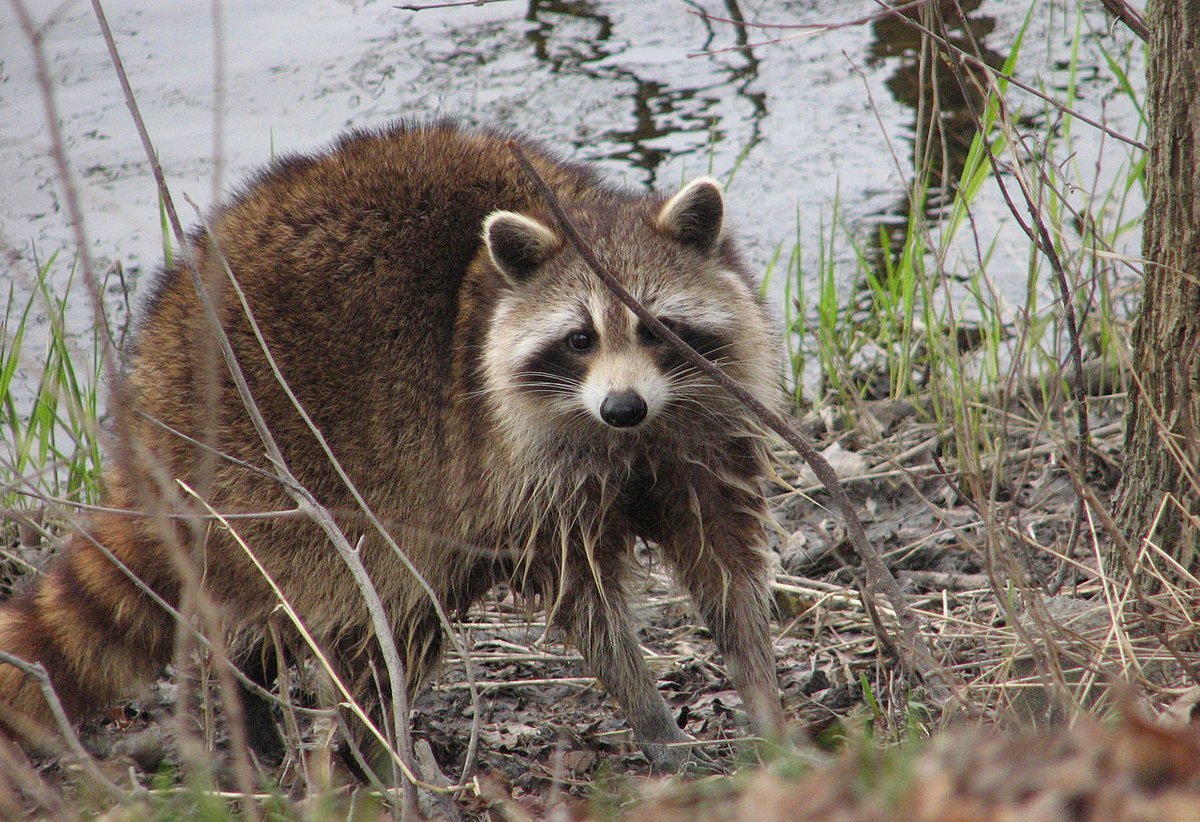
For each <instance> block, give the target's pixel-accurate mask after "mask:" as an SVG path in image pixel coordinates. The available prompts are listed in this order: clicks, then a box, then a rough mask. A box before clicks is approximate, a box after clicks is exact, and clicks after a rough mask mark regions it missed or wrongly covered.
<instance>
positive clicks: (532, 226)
mask: <svg viewBox="0 0 1200 822" xmlns="http://www.w3.org/2000/svg"><path fill="white" fill-rule="evenodd" d="M483 242H484V243H485V244H486V245H487V250H488V254H489V255H490V256H491V258H492V262H493V263H495V265H496V268H498V269H500V273H501V274H503V275H504V276H505V277H506V278H507V279H508V280H509V281H510V282H512V283H515V284H519V283H523V282H525V281H527V280H528V279H529V278H530V277H532V276H533V274H534V272H536V271H537V269H538V266H540V265H541V264H542V263H544V262H545V261H546V260H547V259H548V258H549V257H550V255H552V254H553V253H554V252H555V251H557V250H558V248H559V246H560V245H561V242H560V241H559V239H558V235H557V234H555V233H554V232H553V231H551V230H550V228H549V227H548V226H546V225H544V224H543V223H540V222H538V221H537V220H535V219H533V218H532V217H526V216H525V215H524V214H517V213H516V212H515V211H493V212H492V213H491V214H489V215H488V217H487V219H486V220H484V221H483Z"/></svg>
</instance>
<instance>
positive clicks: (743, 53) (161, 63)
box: [0, 0, 1142, 350]
mask: <svg viewBox="0 0 1200 822" xmlns="http://www.w3.org/2000/svg"><path fill="white" fill-rule="evenodd" d="M429 2H430V0H418V4H420V5H428V4H429ZM31 6H33V7H34V13H35V15H37V16H38V17H39V19H42V20H47V19H48V18H46V14H47V10H46V7H47V6H51V7H53V8H54V9H55V13H54V16H53V18H50V19H48V22H47V24H46V27H45V30H44V43H45V49H46V54H47V58H48V60H49V64H50V68H51V71H52V72H53V75H54V82H55V91H56V96H57V105H58V111H59V116H60V119H61V122H62V126H63V129H64V133H65V137H66V140H67V143H68V149H69V154H70V157H69V159H70V162H71V164H72V166H73V171H74V175H75V178H76V181H77V183H78V185H79V187H80V192H81V196H82V199H83V207H84V211H85V213H86V215H87V231H88V238H89V243H90V244H91V247H92V250H93V252H94V253H95V254H96V255H97V256H98V258H99V259H100V260H101V261H102V262H104V263H109V262H112V261H119V262H120V263H121V264H122V265H123V266H124V268H125V270H126V272H128V273H129V274H131V275H132V276H131V278H130V279H131V280H132V281H133V282H134V283H136V281H137V279H138V277H139V276H140V275H144V274H145V273H146V272H148V271H150V270H152V269H153V268H154V267H155V266H157V265H158V264H159V262H160V260H161V256H162V235H161V230H160V225H159V210H158V204H157V194H156V191H155V188H154V183H153V180H152V178H151V176H150V173H149V170H148V167H147V164H146V162H145V159H144V156H143V153H142V149H141V146H140V144H139V142H138V140H137V137H136V134H135V132H134V129H133V126H132V124H131V120H130V117H129V114H128V112H127V111H126V108H125V104H124V102H123V99H122V97H121V94H120V89H119V87H118V84H117V81H116V77H115V74H114V71H113V69H112V67H111V65H110V64H109V59H108V56H107V53H106V50H105V47H104V44H103V41H102V39H101V37H100V34H99V31H98V27H97V24H96V21H95V19H94V18H93V16H92V12H91V8H90V5H89V4H87V3H84V2H67V3H64V4H57V3H55V4H50V3H41V2H35V3H32V4H31ZM944 6H945V7H946V8H947V9H950V8H952V4H949V3H947V4H944ZM963 6H964V8H966V9H967V12H968V15H969V19H968V22H967V23H965V24H964V23H962V22H961V21H959V23H958V24H957V25H956V26H954V27H953V31H952V35H953V37H954V39H955V40H956V42H958V43H959V44H960V45H964V46H966V45H970V44H971V43H972V42H975V43H977V44H978V48H979V50H980V53H981V54H982V55H983V57H984V59H985V60H986V61H987V62H989V63H992V64H994V65H999V64H1000V63H1001V62H1002V61H1003V59H1004V57H1005V56H1006V55H1007V54H1008V53H1009V50H1010V49H1011V47H1012V44H1013V43H1014V41H1015V39H1016V38H1017V36H1018V33H1019V32H1020V31H1021V29H1022V26H1023V24H1024V23H1025V20H1026V14H1027V13H1029V20H1030V22H1029V26H1028V30H1027V31H1026V33H1025V39H1024V45H1023V49H1022V52H1021V57H1020V60H1019V61H1018V63H1017V68H1016V74H1017V75H1018V76H1019V77H1021V78H1022V79H1024V80H1026V81H1027V82H1029V83H1031V84H1033V85H1035V86H1038V87H1039V88H1041V89H1043V90H1044V92H1045V93H1047V94H1049V95H1051V96H1055V97H1062V96H1063V95H1064V94H1065V89H1066V88H1067V84H1068V79H1069V78H1068V69H1069V59H1070V56H1071V55H1070V46H1071V42H1072V39H1073V38H1074V36H1075V34H1076V31H1077V29H1078V31H1079V32H1081V35H1080V37H1079V47H1080V52H1079V56H1078V62H1077V68H1076V81H1077V83H1078V87H1077V90H1076V98H1075V100H1074V101H1073V104H1074V106H1075V107H1076V108H1078V109H1079V110H1081V111H1083V112H1085V113H1087V114H1089V115H1090V116H1092V117H1094V118H1096V119H1099V120H1104V121H1106V122H1108V123H1109V124H1110V125H1112V126H1113V127H1114V128H1115V129H1117V130H1119V131H1121V132H1123V133H1125V134H1128V135H1131V136H1132V135H1135V134H1137V132H1138V118H1137V112H1136V110H1134V108H1133V107H1132V105H1130V103H1129V101H1128V100H1127V99H1126V98H1124V97H1122V96H1121V95H1117V94H1114V93H1112V88H1113V85H1114V84H1113V81H1112V79H1111V72H1110V70H1109V68H1108V63H1107V59H1108V58H1107V57H1106V55H1111V56H1112V57H1113V58H1114V59H1115V60H1117V61H1118V62H1119V63H1120V64H1121V65H1127V66H1129V67H1130V70H1131V74H1130V76H1131V77H1132V78H1133V79H1134V82H1138V83H1140V82H1141V76H1142V63H1141V59H1142V57H1141V50H1140V48H1137V47H1136V46H1135V44H1134V38H1133V37H1132V35H1130V34H1129V32H1128V31H1126V30H1125V29H1123V28H1120V27H1114V28H1110V25H1109V21H1108V20H1107V19H1106V18H1105V16H1104V15H1103V13H1102V12H1101V11H1100V10H1099V4H1088V5H1087V8H1086V9H1084V11H1082V12H1078V11H1077V8H1076V6H1075V4H1074V3H1071V2H1066V1H1065V0H1059V1H1058V2H1047V3H1038V4H1037V5H1036V6H1035V7H1034V8H1033V10H1032V12H1031V13H1030V6H1029V3H1028V2H1027V0H984V1H983V2H980V1H979V0H971V1H970V2H964V3H963ZM106 9H107V13H108V17H109V21H110V24H111V26H112V28H113V30H114V32H115V35H116V38H117V42H118V47H119V48H120V49H121V51H122V53H123V56H124V60H125V64H126V68H127V71H128V72H129V75H130V78H131V82H132V84H133V87H134V90H135V93H136V95H137V98H138V102H139V103H140V105H141V108H142V112H143V114H144V116H145V118H146V121H147V125H148V127H149V130H150V133H151V136H152V139H153V140H154V143H155V146H156V149H157V151H158V154H159V156H160V158H161V160H162V163H163V166H164V168H165V171H166V174H167V177H168V181H169V184H170V185H171V188H172V191H173V192H174V195H175V197H176V198H177V202H178V203H179V206H180V209H181V214H182V215H183V216H184V219H185V220H186V221H188V222H195V216H194V212H192V211H191V209H190V208H189V207H187V206H186V205H185V204H184V203H183V202H182V199H181V198H180V195H182V194H185V193H186V194H188V195H190V196H191V197H192V198H193V199H194V200H195V201H196V202H198V203H199V204H200V205H201V206H202V207H207V206H208V205H209V204H211V203H212V201H213V199H214V196H213V191H214V169H219V170H220V171H219V173H220V178H219V179H218V180H217V181H216V185H217V187H218V188H219V189H222V190H228V189H229V188H230V187H231V186H232V185H233V184H235V183H236V181H237V180H238V179H240V178H241V177H242V176H243V175H244V174H245V173H246V172H247V171H248V170H250V169H253V168H255V167H256V166H258V165H260V164H262V163H263V162H264V161H266V160H268V159H269V158H270V157H271V156H272V154H279V153H283V152H292V151H308V150H312V149H316V148H318V147H320V146H322V145H325V144H327V143H328V142H329V141H330V139H331V138H332V136H333V135H334V134H336V133H337V132H339V131H340V130H342V129H344V128H346V127H349V126H366V125H373V124H378V123H381V122H385V121H387V120H389V119H392V118H395V117H400V116H419V117H423V116H429V115H449V116H453V117H458V118H461V119H463V120H465V121H468V122H472V123H480V124H489V123H490V124H501V125H504V126H510V127H514V128H517V129H520V130H523V131H525V132H528V133H529V134H531V135H533V136H536V137H537V138H539V139H541V140H543V141H545V142H546V143H548V144H549V145H551V146H554V147H556V148H559V149H561V150H562V151H563V152H565V153H566V154H568V155H570V156H573V157H577V158H580V159H586V160H589V161H593V162H595V163H597V164H598V165H599V166H600V167H602V169H603V170H604V171H605V172H606V173H607V174H609V175H610V176H612V177H613V178H615V179H618V180H624V181H627V182H628V183H630V184H635V185H654V186H659V187H662V188H667V189H669V188H673V187H675V186H677V185H678V184H679V183H680V182H681V181H682V180H685V179H686V178H689V177H691V176H694V175H697V174H701V173H713V174H716V175H717V176H720V177H722V178H728V177H730V175H732V180H731V183H730V186H729V197H730V208H731V219H732V221H733V224H734V225H735V226H736V230H737V231H738V233H739V235H740V236H741V237H742V238H743V239H744V241H745V244H746V246H747V251H748V252H749V257H750V259H751V261H752V263H753V264H754V266H755V267H756V268H758V269H760V270H761V269H763V268H764V267H765V265H766V263H767V261H768V260H769V259H770V257H771V255H772V254H773V253H774V251H775V250H776V249H777V248H779V247H780V246H782V248H783V252H784V255H785V258H786V255H787V254H788V253H789V252H790V250H791V248H792V246H793V245H794V244H795V243H796V242H797V241H799V242H800V243H801V245H802V248H803V251H804V254H805V256H806V257H807V256H808V255H810V254H811V255H813V256H814V257H815V254H816V249H817V247H818V245H819V243H820V236H821V229H822V227H823V226H824V227H826V228H827V227H828V225H829V223H830V221H831V220H832V219H833V214H834V211H833V203H834V201H835V199H836V200H837V201H838V203H839V207H840V212H841V214H842V215H843V217H844V218H845V220H846V221H847V223H848V224H849V225H850V226H851V227H852V228H853V229H854V230H855V231H856V232H858V233H859V234H860V235H862V236H868V235H870V234H871V233H872V228H871V227H872V225H874V224H882V225H886V226H894V225H896V224H897V223H902V222H903V221H904V219H905V216H904V215H905V213H906V209H907V207H908V206H907V196H906V190H907V186H908V184H909V181H910V179H911V176H912V170H911V164H912V156H913V148H912V146H913V137H914V134H915V133H916V130H917V120H918V117H919V114H918V112H919V109H920V103H919V98H920V94H919V93H918V88H919V72H920V70H919V65H920V63H919V59H918V57H919V39H918V34H917V32H916V31H915V30H914V29H913V28H912V27H911V26H909V25H906V24H905V23H904V22H902V21H899V20H897V19H896V18H895V17H892V18H887V19H878V20H875V21H873V22H867V23H861V24H855V25H845V26H835V27H832V28H827V29H823V30H822V29H790V30H775V29H765V28H754V27H741V26H738V25H736V24H734V23H732V22H726V21H727V20H734V21H735V20H742V21H748V22H755V23H787V24H792V25H795V24H821V25H827V24H837V23H846V22H850V21H855V20H857V19H859V18H864V17H869V16H871V15H877V14H878V13H879V11H880V6H879V5H878V4H876V3H873V2H869V1H864V0H854V1H853V2H849V1H848V0H787V1H785V2H740V3H739V2H736V0H724V2H720V1H719V0H664V1H663V2H652V3H647V2H615V1H614V2H600V1H599V0H597V1H596V2H521V0H500V2H491V3H487V4H486V5H458V6H453V7H447V8H437V9H427V10H423V11H420V12H413V11H408V10H404V9H402V8H399V7H398V6H397V4H396V3H395V2H393V0H381V1H379V2H374V1H372V0H341V1H335V0H325V2H307V3H295V2H283V0H271V1H270V2H255V3H228V4H225V5H224V7H223V15H224V32H223V36H222V43H223V51H224V61H223V67H224V84H225V91H224V96H223V101H224V109H225V117H224V121H223V131H222V134H223V141H222V143H221V148H220V150H219V153H218V154H215V153H214V137H213V134H214V117H213V110H214V99H215V98H214V70H213V66H214V47H213V43H214V37H213V32H214V27H213V22H212V14H211V4H210V3H209V2H198V1H195V0H192V1H189V2H182V1H181V2H173V3H170V4H163V3H161V2H157V0H121V1H120V2H117V1H116V0H113V2H109V3H108V4H106ZM706 15H709V16H706ZM718 18H719V19H718ZM781 37H785V38H786V39H784V40H782V41H780V42H767V41H773V40H779V39H780V38H781ZM31 54H32V53H31V50H30V48H29V45H28V44H27V42H26V40H25V38H24V36H23V35H22V33H21V32H20V29H19V27H18V26H17V25H16V22H15V20H14V19H13V16H12V11H11V9H8V8H6V10H5V11H4V12H2V13H0V111H2V112H3V116H0V172H2V173H3V179H4V192H3V194H2V195H0V231H2V234H0V248H3V250H4V252H5V257H4V260H5V262H4V266H5V268H6V269H7V273H6V278H8V279H11V281H12V282H13V283H14V284H15V287H16V291H17V293H18V295H19V294H21V293H22V292H28V290H29V289H30V288H31V287H32V282H33V277H34V264H33V261H34V259H35V256H36V257H37V258H40V259H44V258H45V257H47V256H48V255H49V254H50V253H52V252H54V251H56V250H59V249H61V250H62V251H63V252H64V256H69V255H70V253H71V250H72V249H73V246H74V243H73V241H72V238H71V232H70V230H69V227H68V226H67V224H66V221H65V217H64V210H63V207H62V200H61V197H62V194H61V187H60V185H59V184H58V181H57V172H56V169H55V165H54V163H53V161H52V160H51V159H50V157H49V156H48V154H47V145H48V143H47V130H46V126H45V115H44V110H43V104H42V100H41V96H40V94H39V91H38V85H37V83H36V78H35V73H34V69H33V62H32V57H31ZM939 94H940V97H941V101H940V102H941V106H942V109H943V114H942V117H941V123H942V125H944V126H945V128H946V129H947V134H948V136H947V138H946V139H945V140H944V146H945V149H946V158H947V159H946V165H947V167H948V168H949V170H950V171H951V173H952V174H953V173H955V171H956V168H960V167H961V162H962V156H963V152H964V151H965V146H966V144H967V143H969V141H970V137H971V133H972V128H973V127H972V120H971V118H970V116H969V115H967V114H966V109H965V108H964V100H963V95H962V93H961V90H957V89H954V88H951V87H949V86H943V87H942V88H941V89H940V92H939ZM974 102H977V101H974ZM1010 105H1014V106H1016V107H1017V108H1018V109H1020V111H1021V113H1022V119H1020V120H1019V122H1020V123H1021V124H1022V126H1023V127H1028V128H1029V129H1030V131H1031V133H1033V134H1035V135H1037V134H1044V133H1045V122H1046V117H1048V116H1054V115H1053V112H1051V113H1050V114H1047V110H1046V107H1045V105H1044V104H1043V103H1042V102H1041V101H1039V100H1037V99H1036V98H1034V97H1032V96H1023V95H1022V94H1020V93H1014V94H1013V95H1010ZM1072 139H1073V144H1072V149H1071V150H1072V151H1073V152H1074V153H1073V155H1072V158H1071V162H1072V163H1073V164H1074V165H1075V167H1077V168H1080V169H1084V170H1085V174H1086V175H1090V176H1098V177H1099V180H1100V185H1101V186H1103V185H1104V184H1105V183H1106V182H1108V179H1109V178H1108V177H1107V175H1109V174H1111V173H1112V172H1111V171H1110V169H1112V168H1114V167H1115V166H1116V165H1117V164H1118V162H1119V159H1120V158H1124V157H1126V156H1128V154H1129V149H1128V147H1127V146H1124V145H1122V144H1120V143H1118V142H1117V141H1115V140H1113V139H1112V138H1110V137H1109V138H1105V137H1103V135H1101V134H1100V132H1098V131H1095V130H1093V129H1090V128H1089V127H1086V126H1084V125H1082V124H1080V123H1076V124H1075V125H1074V126H1073V130H1072ZM939 154H940V151H939ZM214 157H219V158H220V161H221V162H220V163H216V162H214ZM1064 159H1066V158H1064ZM956 164H957V165H956ZM1086 182H1087V181H1086V180H1085V181H1084V183H1085V184H1086ZM992 189H994V186H991V185H990V184H989V187H988V190H986V191H984V192H983V193H982V194H981V196H980V197H979V198H978V200H977V201H976V203H975V206H974V209H973V217H974V219H975V228H976V231H977V232H979V233H980V234H982V235H983V236H984V237H985V242H987V241H990V240H991V238H993V237H996V238H999V242H998V246H997V251H998V254H997V258H998V259H999V260H1000V262H999V264H996V265H994V266H993V267H992V269H991V271H990V273H991V276H992V278H993V280H994V281H995V283H996V285H997V287H998V288H999V289H1000V291H1001V292H1002V293H1003V294H1004V295H1006V296H1007V297H1008V298H1010V299H1011V300H1012V301H1014V302H1015V303H1020V302H1021V301H1022V300H1023V299H1024V289H1025V272H1026V267H1027V256H1028V252H1027V243H1026V242H1025V241H1024V238H1023V237H1022V236H1019V233H1018V232H1016V231H1015V230H1014V229H1012V228H1011V227H1008V226H1007V223H1006V215H1007V209H1006V207H1005V206H1004V204H1003V202H1002V200H1001V199H1000V197H999V196H998V195H997V194H996V193H995V192H994V191H993V190H992ZM1085 193H1086V188H1085ZM1136 210H1137V209H1135V212H1136ZM1128 242H1129V247H1127V248H1123V249H1119V250H1121V251H1124V252H1126V253H1130V254H1134V255H1136V253H1137V248H1136V243H1137V238H1136V237H1130V238H1129V240H1128ZM836 256H837V258H838V259H839V260H841V261H843V262H846V263H847V264H846V265H845V266H844V267H845V269H846V272H847V276H849V273H850V272H851V271H852V268H853V267H852V265H850V264H849V261H851V260H852V251H851V249H850V248H849V247H846V248H839V249H838V250H837V252H836ZM1006 258H1007V259H1009V260H1011V264H1008V263H1005V262H1004V261H1005V259H1006ZM60 268H62V269H63V270H62V271H61V272H58V273H56V277H58V278H59V279H60V280H61V278H63V277H65V276H66V266H65V265H63V266H60ZM814 273H815V272H814ZM772 289H773V291H774V292H775V297H776V299H781V296H780V295H781V290H780V289H781V284H780V283H779V282H773V284H772ZM110 308H111V309H112V310H114V311H119V306H118V305H117V302H116V301H115V300H114V303H113V305H112V306H110ZM89 317H90V309H89V308H88V306H87V305H86V301H82V300H81V301H78V304H77V307H76V313H75V314H74V315H73V321H74V322H76V323H78V324H79V326H80V328H79V329H76V330H77V331H78V330H82V329H83V328H84V327H86V325H87V323H88V321H89ZM30 350H37V349H36V347H35V348H32V349H30Z"/></svg>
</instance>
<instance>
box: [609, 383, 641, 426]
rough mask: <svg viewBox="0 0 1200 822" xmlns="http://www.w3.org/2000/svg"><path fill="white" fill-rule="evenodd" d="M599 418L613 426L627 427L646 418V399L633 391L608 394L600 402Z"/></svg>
mask: <svg viewBox="0 0 1200 822" xmlns="http://www.w3.org/2000/svg"><path fill="white" fill-rule="evenodd" d="M600 418H601V419H602V420H604V421H605V422H606V423H608V424H609V425H611V426H613V427H614V428H629V427H630V426H633V425H637V424H638V423H639V422H641V421H642V420H644V419H646V401H645V400H644V399H642V397H641V395H640V394H638V393H636V392H634V391H622V392H621V393H619V394H609V395H608V396H607V397H605V398H604V402H602V403H600Z"/></svg>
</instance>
